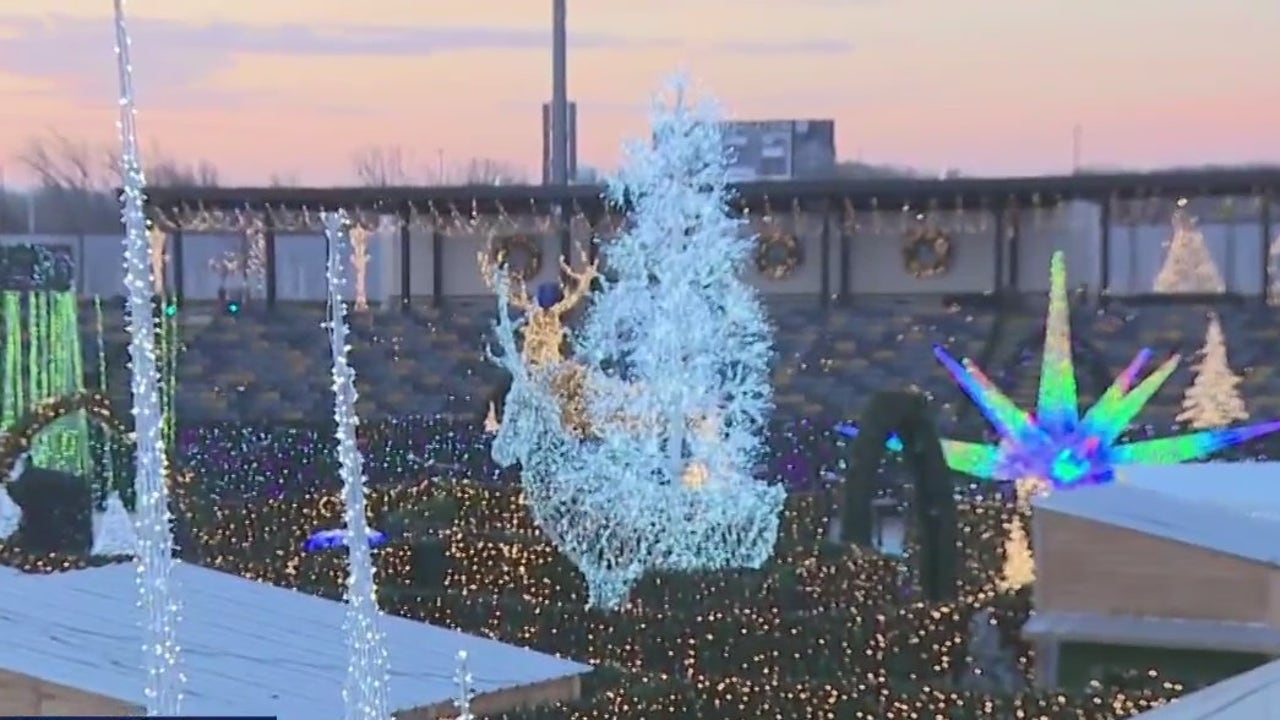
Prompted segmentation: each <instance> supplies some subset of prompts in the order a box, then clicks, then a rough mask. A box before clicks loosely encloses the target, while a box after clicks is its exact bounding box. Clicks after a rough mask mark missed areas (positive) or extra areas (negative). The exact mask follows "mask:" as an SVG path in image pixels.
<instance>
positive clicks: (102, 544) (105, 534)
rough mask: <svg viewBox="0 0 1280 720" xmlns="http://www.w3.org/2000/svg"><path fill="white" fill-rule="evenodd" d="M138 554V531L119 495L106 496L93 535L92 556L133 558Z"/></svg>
mask: <svg viewBox="0 0 1280 720" xmlns="http://www.w3.org/2000/svg"><path fill="white" fill-rule="evenodd" d="M137 552H138V530H137V527H136V526H135V525H134V521H133V518H131V517H129V511H128V510H126V509H125V507H124V502H123V501H121V500H120V493H117V492H113V493H111V494H110V495H108V496H107V504H106V507H105V508H103V512H102V518H101V520H99V522H98V528H97V531H96V532H95V533H94V534H93V551H92V554H94V555H101V556H107V557H135V556H136V555H137Z"/></svg>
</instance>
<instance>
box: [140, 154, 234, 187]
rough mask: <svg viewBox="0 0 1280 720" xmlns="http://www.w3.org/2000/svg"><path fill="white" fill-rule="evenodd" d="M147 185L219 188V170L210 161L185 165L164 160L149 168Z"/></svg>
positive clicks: (168, 159)
mask: <svg viewBox="0 0 1280 720" xmlns="http://www.w3.org/2000/svg"><path fill="white" fill-rule="evenodd" d="M147 184H148V185H155V186H156V187H176V188H199V187H217V186H218V168H217V166H216V165H214V164H213V163H211V162H209V161H208V160H199V161H197V162H196V163H195V164H192V165H183V164H181V163H179V162H177V161H176V160H173V159H170V158H162V159H161V160H160V161H159V162H156V163H153V164H152V165H150V166H149V167H148V168H147Z"/></svg>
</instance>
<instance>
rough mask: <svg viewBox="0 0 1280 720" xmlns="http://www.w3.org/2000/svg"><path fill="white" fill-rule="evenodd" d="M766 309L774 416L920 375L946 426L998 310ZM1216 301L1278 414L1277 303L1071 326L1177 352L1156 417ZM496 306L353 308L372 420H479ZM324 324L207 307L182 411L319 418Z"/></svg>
mask: <svg viewBox="0 0 1280 720" xmlns="http://www.w3.org/2000/svg"><path fill="white" fill-rule="evenodd" d="M767 305H768V308H769V312H770V315H771V318H772V320H773V322H774V325H775V328H776V345H777V361H776V364H775V367H774V371H773V376H772V379H773V383H774V387H775V399H776V401H777V413H776V414H777V415H778V416H779V417H780V418H782V419H802V418H809V419H822V420H823V421H825V420H826V419H829V418H835V417H850V416H856V415H857V414H858V412H859V411H860V408H861V405H862V403H863V402H864V401H865V398H867V397H869V396H870V395H871V394H872V393H874V392H876V391H878V390H881V389H885V388H900V387H906V386H909V385H916V386H918V387H920V388H921V389H922V390H924V391H926V392H927V393H930V394H932V395H933V396H934V397H935V399H936V401H937V402H938V405H939V407H940V408H941V412H940V417H939V419H940V421H941V422H942V423H943V425H944V427H945V426H946V425H947V424H948V423H951V422H953V421H954V420H955V418H956V416H957V412H958V411H960V410H961V408H963V407H964V406H965V404H966V402H965V401H964V400H963V398H962V396H961V395H960V394H959V393H958V391H957V390H956V389H955V387H954V386H953V385H952V383H951V382H950V379H949V378H948V376H947V375H946V373H945V372H944V371H943V370H942V369H941V367H940V366H939V365H938V363H937V362H936V361H935V360H934V358H933V355H932V353H931V352H930V350H931V348H932V346H934V345H936V344H941V345H943V346H945V347H946V348H947V349H948V350H949V351H950V352H952V354H954V355H956V356H965V357H971V358H975V359H976V358H978V357H980V356H982V354H983V352H984V349H986V344H987V343H988V342H989V341H990V336H991V335H992V327H993V324H994V323H995V320H996V311H995V310H994V309H988V308H976V309H975V308H960V307H956V306H954V305H946V304H944V303H942V302H940V301H939V299H938V298H937V297H927V296H919V297H880V298H859V299H857V300H855V301H854V302H852V303H850V304H848V305H842V306H832V307H827V308H823V307H820V306H819V305H818V304H817V303H816V301H815V300H814V299H813V298H812V297H786V296H782V297H770V298H768V299H767ZM102 307H103V346H104V350H105V354H106V358H107V367H108V380H107V387H108V392H109V394H110V395H111V396H112V397H113V398H114V399H115V400H117V401H118V402H121V403H126V402H127V401H128V397H129V390H128V370H127V362H126V360H127V352H126V341H127V334H126V332H125V326H124V319H123V312H122V308H121V306H120V303H119V301H118V300H117V301H113V302H109V301H104V302H103V303H102ZM1211 311H1216V312H1217V313H1219V315H1220V317H1221V321H1222V325H1223V329H1224V332H1225V335H1226V339H1227V344H1228V350H1229V353H1230V358H1231V364H1232V367H1233V368H1234V369H1235V370H1236V372H1237V373H1239V374H1240V375H1241V376H1242V378H1243V382H1242V385H1241V392H1242V394H1243V395H1244V397H1245V398H1246V401H1247V404H1248V407H1249V410H1250V413H1251V414H1252V415H1253V416H1254V417H1275V416H1280V375H1278V374H1277V373H1276V372H1275V371H1274V369H1273V367H1272V366H1273V365H1274V363H1275V361H1274V351H1273V350H1272V348H1275V347H1276V346H1277V344H1278V343H1280V324H1277V322H1276V321H1277V319H1280V314H1278V313H1277V312H1276V310H1274V309H1271V308H1265V307H1261V306H1253V305H1250V306H1238V307H1217V308H1210V307H1207V306H1189V305H1169V306H1158V305H1144V306H1142V307H1137V308H1129V307H1125V306H1124V305H1123V304H1121V303H1116V304H1113V305H1112V306H1110V307H1109V308H1107V309H1105V310H1103V309H1098V308H1094V307H1092V306H1089V307H1080V308H1078V309H1077V311H1076V312H1075V314H1074V319H1073V323H1074V328H1073V329H1074V332H1075V333H1076V334H1077V335H1078V336H1079V337H1082V338H1088V339H1089V341H1090V342H1092V344H1093V345H1095V346H1096V347H1097V348H1098V349H1099V351H1100V354H1101V355H1102V359H1103V362H1104V364H1105V365H1106V366H1107V372H1108V375H1109V376H1110V375H1114V373H1116V372H1117V371H1119V369H1121V368H1123V367H1124V365H1125V364H1126V363H1127V362H1128V361H1129V359H1130V358H1132V356H1133V354H1134V353H1135V352H1137V351H1138V349H1140V348H1142V347H1147V348H1150V349H1151V350H1152V351H1153V352H1155V354H1156V357H1157V358H1160V357H1163V356H1164V355H1165V354H1166V353H1170V352H1181V353H1182V354H1183V357H1184V361H1183V367H1182V368H1181V369H1179V371H1178V372H1177V373H1176V374H1175V375H1174V377H1173V379H1172V380H1170V382H1169V383H1168V384H1167V386H1166V387H1165V389H1164V390H1163V391H1162V392H1161V393H1160V394H1159V395H1158V396H1157V397H1156V399H1155V400H1154V401H1153V402H1152V403H1151V405H1150V406H1149V407H1148V410H1147V411H1146V413H1145V414H1144V416H1143V417H1144V422H1146V423H1149V424H1151V425H1153V426H1155V427H1160V426H1167V425H1169V424H1171V423H1172V422H1173V418H1174V416H1175V415H1176V414H1177V411H1178V408H1179V406H1180V404H1181V400H1182V393H1183V390H1184V389H1185V387H1186V386H1187V384H1188V383H1189V382H1190V381H1191V379H1192V377H1193V373H1192V370H1191V365H1192V362H1193V360H1194V357H1193V355H1194V353H1195V352H1196V351H1198V350H1199V349H1200V347H1201V345H1202V344H1203V342H1204V333H1205V328H1206V327H1207V317H1208V315H1209V313H1210V312H1211ZM493 313H494V305H493V303H492V301H491V300H490V299H488V298H459V299H454V300H451V301H449V302H448V303H447V304H446V305H445V306H443V307H431V306H428V305H425V304H415V305H414V306H412V312H410V313H399V312H374V313H361V314H353V316H352V318H351V355H350V357H351V362H352V365H353V366H354V367H355V368H356V372H357V377H358V380H357V387H358V388H359V391H360V403H359V409H360V412H361V413H362V414H363V415H364V416H365V417H367V418H369V419H371V420H372V419H377V418H384V417H389V416H404V415H418V414H420V415H428V416H436V415H448V416H452V417H455V418H478V417H481V416H482V414H483V412H484V410H485V407H486V402H487V398H488V397H489V396H490V394H491V393H492V392H493V390H494V389H495V388H496V387H497V386H498V383H499V382H500V381H501V377H502V376H501V371H500V370H499V369H498V368H496V367H494V366H493V365H492V364H491V363H489V362H488V360H487V359H486V357H485V346H486V343H487V338H488V335H489V332H490V326H491V323H492V319H493ZM1043 313H1044V308H1043V304H1042V302H1041V303H1037V302H1036V301H1034V300H1032V301H1030V302H1028V303H1026V304H1025V305H1024V307H1023V309H1022V310H1019V311H1017V312H1009V311H1007V312H1006V316H1005V317H1004V319H1003V322H1002V324H1001V328H1002V333H1003V336H1004V339H1003V341H1002V342H1000V343H998V344H997V347H996V349H995V352H994V354H995V355H996V356H997V357H995V358H992V359H991V362H992V367H990V368H988V369H989V372H990V374H992V375H993V377H996V378H998V379H999V380H1000V382H1001V383H1002V384H1003V385H1005V386H1007V388H1008V390H1009V391H1010V393H1011V395H1012V396H1013V397H1014V398H1015V399H1016V400H1017V401H1018V402H1019V403H1020V404H1023V405H1027V404H1030V403H1032V402H1033V401H1034V390H1035V386H1036V382H1037V380H1038V373H1039V365H1038V356H1036V357H1029V358H1026V359H1024V360H1023V361H1022V362H1017V361H1014V360H1009V359H1008V358H1007V357H1006V356H1007V355H1008V354H1009V353H1010V352H1011V351H1012V348H1013V347H1014V344H1015V343H1016V341H1017V339H1018V338H1020V337H1022V336H1025V335H1027V334H1029V333H1035V332H1036V331H1037V328H1038V326H1039V324H1040V322H1042V318H1043ZM323 321H324V308H323V306H321V305H319V304H283V305H281V306H280V307H279V308H278V309H276V310H275V311H274V312H267V311H265V310H258V309H254V308H252V307H250V308H246V310H245V311H243V312H241V313H239V314H238V315H235V316H231V315H226V314H223V313H216V312H212V313H207V314H206V316H205V317H204V318H203V319H202V321H201V322H199V323H196V322H186V323H184V325H183V330H182V332H181V335H182V342H181V347H182V350H181V354H180V358H179V360H178V363H177V365H178V381H177V382H178V393H177V408H178V413H179V415H180V417H182V418H183V420H184V421H187V422H219V421H236V422H259V423H281V422H285V423H307V422H313V421H317V420H325V419H327V418H328V417H329V415H330V414H331V413H332V395H331V393H330V382H331V381H330V362H331V361H330V349H329V345H328V337H327V335H326V333H325V331H324V329H323V327H322V326H321V323H322V322H323ZM81 328H82V331H83V333H84V336H83V350H84V357H85V368H86V371H87V372H88V374H89V375H90V376H91V380H90V382H91V383H92V384H96V382H97V379H96V376H97V371H96V369H97V366H98V355H97V330H96V319H95V317H94V313H93V311H92V306H91V305H89V304H86V306H85V308H84V309H83V310H82V312H81ZM1002 368H1003V370H1002ZM1006 376H1009V377H1006ZM1089 385H1090V383H1089V382H1087V381H1084V380H1082V387H1081V394H1082V395H1083V396H1084V397H1085V398H1086V400H1088V399H1091V398H1092V397H1093V395H1094V394H1095V393H1096V392H1097V390H1096V389H1095V388H1092V387H1089Z"/></svg>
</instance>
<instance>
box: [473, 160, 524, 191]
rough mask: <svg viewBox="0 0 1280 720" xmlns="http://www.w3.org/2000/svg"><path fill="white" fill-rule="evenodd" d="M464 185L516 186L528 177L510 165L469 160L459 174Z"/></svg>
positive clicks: (501, 162)
mask: <svg viewBox="0 0 1280 720" xmlns="http://www.w3.org/2000/svg"><path fill="white" fill-rule="evenodd" d="M459 175H460V176H461V179H462V181H463V184H466V185H517V184H520V183H523V182H527V181H528V175H526V174H525V172H524V171H523V170H521V169H520V168H518V167H516V166H515V165H512V164H511V163H507V162H503V161H501V160H493V159H491V158H471V160H469V161H467V164H466V165H465V166H464V167H463V168H462V171H461V172H460V173H459Z"/></svg>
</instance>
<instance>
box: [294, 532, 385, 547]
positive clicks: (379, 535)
mask: <svg viewBox="0 0 1280 720" xmlns="http://www.w3.org/2000/svg"><path fill="white" fill-rule="evenodd" d="M348 537H350V534H349V533H348V531H347V530H346V528H342V529H338V530H317V531H315V532H313V533H311V536H310V537H308V538H307V542H306V545H305V546H304V547H305V548H306V550H307V552H323V551H325V550H334V549H336V548H344V547H346V546H347V538H348ZM386 542H387V534H386V533H383V532H379V531H377V530H374V529H372V528H370V529H369V547H370V548H376V547H380V546H382V545H385V544H386Z"/></svg>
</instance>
